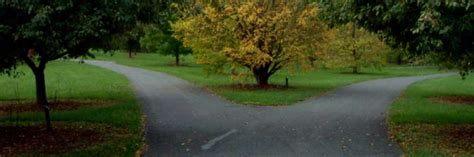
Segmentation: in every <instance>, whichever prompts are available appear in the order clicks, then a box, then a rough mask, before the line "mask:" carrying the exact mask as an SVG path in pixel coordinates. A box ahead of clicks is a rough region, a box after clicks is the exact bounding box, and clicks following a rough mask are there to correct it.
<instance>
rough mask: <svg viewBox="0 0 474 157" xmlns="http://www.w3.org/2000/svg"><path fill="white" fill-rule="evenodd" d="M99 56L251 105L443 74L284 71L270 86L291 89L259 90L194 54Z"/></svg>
mask: <svg viewBox="0 0 474 157" xmlns="http://www.w3.org/2000/svg"><path fill="white" fill-rule="evenodd" d="M95 55H96V59H99V60H108V61H114V62H116V63H118V64H123V65H128V66H134V67H139V68H144V69H148V70H153V71H159V72H165V73H168V74H171V75H174V76H177V77H179V78H182V79H185V80H188V81H190V82H192V83H194V84H196V85H198V86H200V87H203V88H206V89H209V90H211V91H212V92H214V93H216V94H218V95H220V96H222V97H224V98H226V99H228V100H231V101H234V102H237V103H241V104H251V105H288V104H292V103H295V102H298V101H302V100H305V99H308V98H310V97H314V96H319V95H322V94H323V93H325V92H327V91H329V90H332V89H335V88H337V87H341V86H345V85H349V84H352V83H355V82H360V81H365V80H371V79H379V78H387V77H397V76H411V75H425V74H432V73H439V72H440V71H439V70H438V69H437V68H435V67H412V66H388V67H385V68H382V69H380V70H379V69H374V68H363V69H362V73H361V74H351V73H347V72H349V71H350V69H338V70H326V69H319V70H310V71H308V70H307V71H303V72H291V73H290V72H288V71H287V70H281V71H280V72H278V73H277V74H275V75H273V76H272V77H271V78H270V83H271V84H274V85H279V87H281V86H282V85H285V77H287V76H288V77H289V85H290V87H291V88H268V89H255V88H239V87H238V86H236V84H246V85H248V84H255V80H254V78H253V77H252V76H248V77H244V78H241V79H239V80H232V79H231V77H230V76H229V75H228V74H209V73H207V72H206V71H205V70H204V66H202V65H198V64H196V61H195V59H194V58H193V56H192V55H188V56H182V57H181V59H182V63H184V65H183V66H173V63H174V57H171V56H162V55H159V54H154V53H139V54H138V55H137V56H134V57H133V58H131V59H130V58H128V54H127V53H120V52H118V53H114V54H113V55H111V54H103V53H95ZM226 71H227V72H229V71H230V70H226Z"/></svg>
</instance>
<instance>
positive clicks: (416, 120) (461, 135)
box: [389, 75, 474, 156]
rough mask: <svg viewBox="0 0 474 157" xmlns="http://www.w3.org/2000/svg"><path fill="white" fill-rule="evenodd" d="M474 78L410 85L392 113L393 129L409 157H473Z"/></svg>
mask: <svg viewBox="0 0 474 157" xmlns="http://www.w3.org/2000/svg"><path fill="white" fill-rule="evenodd" d="M473 98H474V76H472V75H471V76H468V77H467V78H466V79H465V80H462V79H461V78H460V76H451V77H446V78H438V79H433V80H427V81H422V82H418V83H415V84H413V85H412V86H410V87H409V88H408V89H407V90H406V91H405V93H404V94H403V96H402V97H401V98H400V99H399V100H398V101H396V102H395V103H394V104H393V105H392V107H391V109H390V114H389V122H390V128H391V129H390V130H391V134H392V136H393V138H394V139H395V140H397V141H398V142H399V143H400V144H401V146H402V148H403V149H404V151H405V152H406V153H407V155H408V156H473V155H474V105H473V104H472V103H471V102H470V100H474V99H473Z"/></svg>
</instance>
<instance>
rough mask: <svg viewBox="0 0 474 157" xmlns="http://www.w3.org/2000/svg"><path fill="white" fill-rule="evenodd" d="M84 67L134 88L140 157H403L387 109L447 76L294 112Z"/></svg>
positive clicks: (163, 79) (390, 85)
mask: <svg viewBox="0 0 474 157" xmlns="http://www.w3.org/2000/svg"><path fill="white" fill-rule="evenodd" d="M87 63H88V64H93V65H96V66H100V67H103V68H107V69H110V70H113V71H116V72H118V73H120V74H123V75H125V76H127V77H128V79H129V80H130V81H131V83H132V85H133V87H134V90H135V93H136V95H137V97H138V99H139V101H140V102H141V103H142V109H143V112H144V113H145V115H146V120H147V124H146V125H147V127H146V131H145V132H146V134H145V138H146V144H147V145H148V149H147V151H146V152H145V154H144V156H206V157H207V156H226V157H227V156H243V157H247V156H259V157H260V156H272V157H273V156H400V155H401V153H402V152H401V150H400V148H399V146H398V145H397V144H396V143H394V142H392V141H390V140H389V138H388V135H387V125H386V120H385V118H386V111H387V110H388V107H389V105H390V104H391V103H392V102H393V100H394V99H395V98H396V97H398V96H399V95H400V93H401V92H402V91H403V90H404V89H405V88H406V87H407V86H408V85H409V84H411V83H413V82H416V81H419V80H424V79H430V78H436V77H442V76H447V75H449V74H437V75H429V76H416V77H399V78H389V79H380V80H372V81H366V82H361V83H357V84H353V85H350V86H346V87H342V88H338V89H336V90H334V91H332V92H329V93H327V94H325V95H323V96H321V97H318V98H314V99H310V100H306V101H303V102H299V103H296V104H294V105H291V106H285V107H257V106H244V105H239V104H235V103H232V102H229V101H226V100H223V99H221V98H219V97H218V96H215V95H213V94H211V93H209V92H207V91H205V90H203V89H200V88H197V87H195V86H194V85H192V84H190V83H188V82H187V81H184V80H181V79H179V78H176V77H174V76H170V75H167V74H163V73H159V72H154V71H149V70H144V69H140V68H134V67H129V66H123V65H118V64H115V63H112V62H105V61H87ZM105 79H106V78H105Z"/></svg>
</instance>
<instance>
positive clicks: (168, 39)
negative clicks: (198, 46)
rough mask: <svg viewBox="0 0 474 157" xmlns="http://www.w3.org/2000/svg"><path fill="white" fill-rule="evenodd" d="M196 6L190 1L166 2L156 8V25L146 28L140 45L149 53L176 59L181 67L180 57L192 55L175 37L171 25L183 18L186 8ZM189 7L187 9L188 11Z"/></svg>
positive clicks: (168, 0) (175, 0) (166, 0)
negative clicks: (170, 56)
mask: <svg viewBox="0 0 474 157" xmlns="http://www.w3.org/2000/svg"><path fill="white" fill-rule="evenodd" d="M192 4H195V2H192V1H188V0H164V1H160V4H159V5H157V6H155V10H156V12H157V16H156V17H155V20H154V23H153V24H150V25H148V26H146V27H145V35H144V36H143V37H142V38H141V39H140V45H141V46H142V47H143V48H145V49H146V50H147V51H151V52H158V53H161V54H163V55H172V56H174V57H175V65H177V66H179V65H180V56H182V55H187V54H190V53H192V50H191V49H190V48H187V47H184V45H183V43H182V42H181V41H180V40H177V39H176V38H175V37H173V33H174V32H173V30H172V29H171V25H170V23H172V22H174V21H176V20H178V19H179V18H181V17H182V16H183V13H184V10H183V9H185V8H183V7H184V6H187V5H192ZM187 8H188V7H186V9H187Z"/></svg>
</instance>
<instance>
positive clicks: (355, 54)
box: [352, 23, 359, 74]
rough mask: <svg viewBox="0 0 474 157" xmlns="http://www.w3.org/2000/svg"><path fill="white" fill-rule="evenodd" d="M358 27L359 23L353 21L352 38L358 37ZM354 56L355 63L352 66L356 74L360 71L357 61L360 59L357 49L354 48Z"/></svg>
mask: <svg viewBox="0 0 474 157" xmlns="http://www.w3.org/2000/svg"><path fill="white" fill-rule="evenodd" d="M356 27H357V25H356V24H355V23H352V39H355V38H356ZM352 57H353V58H354V61H355V62H354V65H353V66H352V73H354V74H356V73H359V66H358V65H357V61H358V60H359V58H358V56H357V50H356V49H352Z"/></svg>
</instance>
